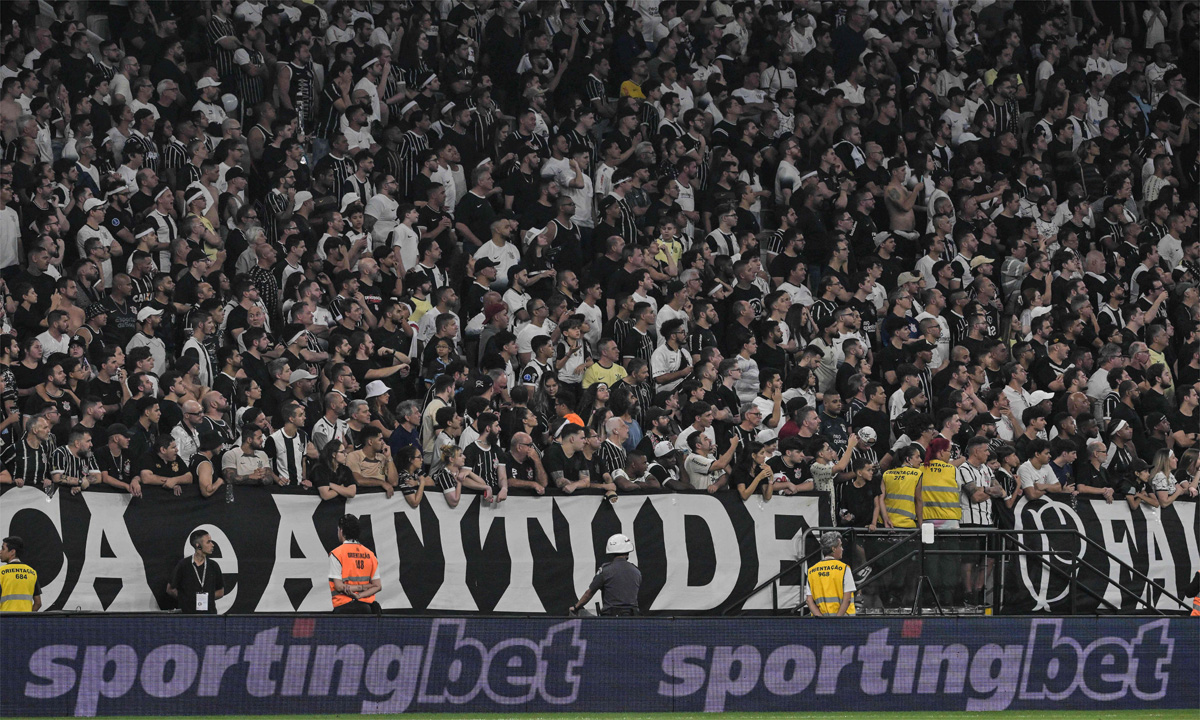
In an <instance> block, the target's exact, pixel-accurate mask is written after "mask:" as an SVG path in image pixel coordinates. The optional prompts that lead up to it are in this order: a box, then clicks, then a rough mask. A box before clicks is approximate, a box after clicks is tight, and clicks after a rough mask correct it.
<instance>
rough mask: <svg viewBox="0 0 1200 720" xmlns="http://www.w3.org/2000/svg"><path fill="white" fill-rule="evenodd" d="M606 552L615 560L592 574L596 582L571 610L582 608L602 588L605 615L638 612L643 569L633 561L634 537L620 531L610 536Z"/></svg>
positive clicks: (633, 613) (603, 613)
mask: <svg viewBox="0 0 1200 720" xmlns="http://www.w3.org/2000/svg"><path fill="white" fill-rule="evenodd" d="M605 552H607V553H608V554H609V555H610V556H612V560H611V561H610V562H607V563H605V564H604V565H602V566H601V567H600V572H598V573H596V577H594V578H592V584H591V585H589V586H588V589H587V590H585V591H584V592H583V597H581V598H579V602H577V603H575V604H574V605H572V606H571V612H572V613H577V612H579V609H580V608H581V607H583V606H584V605H586V604H587V602H588V600H591V599H592V596H593V595H595V594H596V592H597V591H601V590H602V591H604V608H603V609H602V610H601V611H600V614H601V615H608V616H618V615H637V614H638V590H640V589H641V587H642V571H641V570H638V569H637V565H634V564H633V563H631V562H629V553H631V552H633V541H632V540H630V539H629V538H628V537H627V536H625V535H622V534H620V533H617V534H616V535H613V536H612V537H610V538H609V539H608V545H607V547H605Z"/></svg>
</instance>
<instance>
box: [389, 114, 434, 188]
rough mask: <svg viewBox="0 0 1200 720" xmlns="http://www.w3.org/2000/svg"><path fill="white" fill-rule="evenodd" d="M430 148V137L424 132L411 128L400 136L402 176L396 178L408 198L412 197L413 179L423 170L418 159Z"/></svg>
mask: <svg viewBox="0 0 1200 720" xmlns="http://www.w3.org/2000/svg"><path fill="white" fill-rule="evenodd" d="M428 149H429V138H428V137H426V136H425V135H424V134H423V133H418V132H414V131H412V130H409V131H407V132H405V133H404V137H402V138H400V150H399V152H400V160H401V163H402V164H401V177H398V178H396V180H397V182H399V184H400V190H401V193H402V194H403V195H404V197H406V198H411V197H412V190H413V187H412V185H413V180H414V179H415V178H416V177H417V173H419V172H421V163H420V161H419V160H418V159H417V156H419V155H420V154H421V153H422V152H424V151H425V150H428Z"/></svg>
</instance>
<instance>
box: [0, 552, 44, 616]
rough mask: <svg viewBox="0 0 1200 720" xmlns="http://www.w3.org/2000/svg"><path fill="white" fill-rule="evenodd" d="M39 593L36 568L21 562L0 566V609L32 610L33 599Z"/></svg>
mask: <svg viewBox="0 0 1200 720" xmlns="http://www.w3.org/2000/svg"><path fill="white" fill-rule="evenodd" d="M41 594H42V590H41V588H40V587H38V582H37V570H34V569H33V568H31V567H29V566H28V565H26V564H25V563H23V562H11V563H8V564H7V565H4V566H3V567H0V611H3V612H33V599H34V598H35V597H37V596H38V595H41Z"/></svg>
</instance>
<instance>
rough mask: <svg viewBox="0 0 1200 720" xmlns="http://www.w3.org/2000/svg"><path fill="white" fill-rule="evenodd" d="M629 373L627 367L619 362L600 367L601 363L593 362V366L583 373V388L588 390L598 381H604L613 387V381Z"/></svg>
mask: <svg viewBox="0 0 1200 720" xmlns="http://www.w3.org/2000/svg"><path fill="white" fill-rule="evenodd" d="M628 374H629V373H627V372H625V368H623V367H621V366H620V365H618V364H617V363H613V364H612V367H608V368H604V367H600V363H592V366H591V367H589V368H588V369H587V370H586V371H585V372H584V373H583V389H584V390H587V389H588V388H590V387H591V386H593V385H595V384H596V383H598V382H602V383H604V384H605V385H608V386H609V387H610V388H611V387H612V386H613V383H615V382H617V381H618V380H620V379H621V378H623V377H625V376H626V375H628Z"/></svg>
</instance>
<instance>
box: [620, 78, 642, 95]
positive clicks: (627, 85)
mask: <svg viewBox="0 0 1200 720" xmlns="http://www.w3.org/2000/svg"><path fill="white" fill-rule="evenodd" d="M621 97H631V98H639V99H642V100H645V99H646V94H645V93H643V92H642V86H641V85H638V84H637V83H635V82H634V81H632V80H626V81H625V82H623V83H621Z"/></svg>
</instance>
